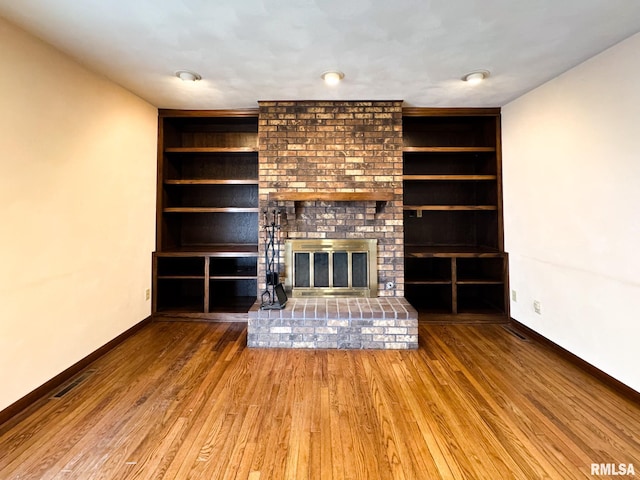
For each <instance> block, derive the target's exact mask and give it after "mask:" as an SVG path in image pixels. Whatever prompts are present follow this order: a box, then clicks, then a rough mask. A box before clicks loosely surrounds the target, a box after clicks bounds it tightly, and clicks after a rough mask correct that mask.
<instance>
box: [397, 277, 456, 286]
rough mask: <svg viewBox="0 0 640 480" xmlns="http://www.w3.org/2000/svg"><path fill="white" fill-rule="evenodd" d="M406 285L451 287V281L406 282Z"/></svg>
mask: <svg viewBox="0 0 640 480" xmlns="http://www.w3.org/2000/svg"><path fill="white" fill-rule="evenodd" d="M404 283H405V285H451V284H452V283H453V282H452V281H451V280H407V279H406V278H405V280H404Z"/></svg>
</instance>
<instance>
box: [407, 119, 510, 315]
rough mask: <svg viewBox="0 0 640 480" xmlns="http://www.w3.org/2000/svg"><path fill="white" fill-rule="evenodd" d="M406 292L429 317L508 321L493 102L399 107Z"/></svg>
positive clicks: (497, 123)
mask: <svg viewBox="0 0 640 480" xmlns="http://www.w3.org/2000/svg"><path fill="white" fill-rule="evenodd" d="M403 141H404V148H403V158H404V175H403V180H404V188H403V191H404V229H405V296H406V297H407V299H408V300H409V301H410V302H411V303H412V304H413V305H414V306H415V307H416V308H418V309H419V310H421V311H422V312H424V313H425V315H424V316H423V317H421V318H424V319H427V320H436V321H437V320H447V321H452V320H453V321H461V322H495V321H505V322H506V321H507V320H508V318H509V311H508V309H509V303H508V293H507V292H508V265H507V254H506V253H505V252H504V241H503V231H502V169H501V143H500V110H499V109H491V108H486V109H453V108H452V109H435V108H424V109H423V108H407V109H404V111H403Z"/></svg>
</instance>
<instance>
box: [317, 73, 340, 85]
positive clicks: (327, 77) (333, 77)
mask: <svg viewBox="0 0 640 480" xmlns="http://www.w3.org/2000/svg"><path fill="white" fill-rule="evenodd" d="M321 77H322V79H323V80H324V83H326V84H327V85H337V84H339V83H340V80H342V79H343V78H344V73H342V72H338V71H335V70H331V71H328V72H324V73H323V74H322V75H321Z"/></svg>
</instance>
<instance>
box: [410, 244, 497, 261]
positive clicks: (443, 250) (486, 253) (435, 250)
mask: <svg viewBox="0 0 640 480" xmlns="http://www.w3.org/2000/svg"><path fill="white" fill-rule="evenodd" d="M404 252H405V253H404V255H405V257H408V258H432V257H442V258H451V257H457V258H465V257H466V258H483V257H484V258H502V257H504V256H505V255H506V254H505V253H504V252H500V251H499V250H496V249H492V248H487V247H476V246H431V245H408V244H407V245H405V249H404Z"/></svg>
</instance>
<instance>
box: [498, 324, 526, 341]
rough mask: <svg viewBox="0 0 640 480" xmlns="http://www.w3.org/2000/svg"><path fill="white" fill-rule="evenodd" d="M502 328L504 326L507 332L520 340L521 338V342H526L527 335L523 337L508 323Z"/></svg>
mask: <svg viewBox="0 0 640 480" xmlns="http://www.w3.org/2000/svg"><path fill="white" fill-rule="evenodd" d="M502 328H504V329H505V330H506V331H507V332H509V333H510V334H511V335H513V336H514V337H516V338H519V339H520V340H522V341H523V342H528V341H529V339H528V338H527V337H525V336H524V335H523V334H522V333H520V332H519V331H517V330H515V329H514V328H513V327H511V326H510V325H504V326H503V327H502Z"/></svg>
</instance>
